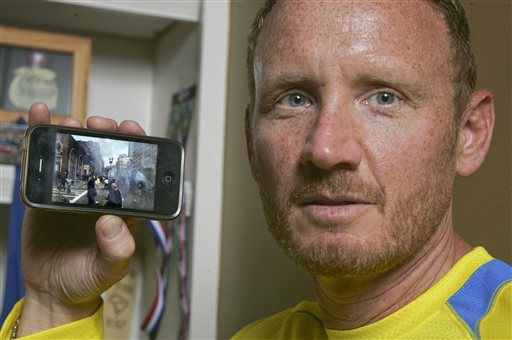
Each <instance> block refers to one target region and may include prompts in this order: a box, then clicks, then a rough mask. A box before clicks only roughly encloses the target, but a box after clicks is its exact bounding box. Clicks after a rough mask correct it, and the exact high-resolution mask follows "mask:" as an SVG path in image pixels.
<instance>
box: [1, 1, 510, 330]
mask: <svg viewBox="0 0 512 340" xmlns="http://www.w3.org/2000/svg"><path fill="white" fill-rule="evenodd" d="M460 11H461V9H460V6H458V5H457V4H453V3H452V2H451V1H442V2H441V1H436V2H431V1H414V2H412V1H411V2H405V1H400V2H397V1H389V2H382V1H379V2H370V1H360V2H352V1H331V2H328V1H302V2H298V1H286V0H282V1H279V2H277V3H276V4H274V3H273V2H269V3H268V4H267V6H266V7H265V8H264V9H263V11H262V12H261V13H260V15H259V16H258V17H257V19H256V20H255V28H254V30H253V32H252V34H251V36H250V46H249V55H248V60H249V63H248V66H249V74H250V76H249V82H250V83H249V87H250V89H251V96H252V98H251V103H250V105H249V107H248V110H247V112H246V135H247V146H248V153H249V160H250V164H251V169H252V172H253V175H254V178H255V179H256V181H257V182H258V185H259V187H260V191H261V197H262V202H263V206H264V210H265V214H266V217H267V222H268V225H269V228H270V230H271V232H272V234H273V235H274V237H275V238H276V240H277V241H278V242H279V244H281V246H282V247H283V249H284V250H285V251H286V252H287V253H288V255H289V256H290V257H291V258H292V259H293V260H294V261H296V262H297V263H299V264H300V265H301V266H302V267H304V268H305V269H306V270H307V271H308V272H310V273H311V274H312V276H313V277H314V282H315V288H316V293H317V299H318V303H301V304H299V305H298V306H296V307H295V308H293V309H290V310H287V311H284V312H282V313H279V314H277V315H275V316H272V317H270V318H267V319H264V320H260V321H257V322H255V323H253V324H251V325H249V326H248V327H246V328H244V329H243V330H242V331H240V332H239V333H238V334H237V335H235V338H253V339H259V338H285V339H289V338H308V339H309V338H325V337H333V338H336V337H339V338H400V337H401V338H473V337H482V338H493V337H494V338H510V337H511V336H512V334H511V333H510V323H509V319H508V318H509V317H510V308H511V306H510V297H511V295H510V294H511V292H512V286H511V285H510V282H511V278H512V274H511V269H510V267H509V266H507V265H506V264H504V263H502V262H499V261H497V260H493V259H492V258H491V257H490V256H489V255H488V254H487V253H486V252H485V250H483V249H482V248H476V249H472V248H471V247H470V246H469V245H468V244H467V243H466V242H465V241H464V240H463V239H462V238H461V237H460V236H458V235H457V234H456V233H455V232H454V230H453V224H452V218H451V212H452V211H451V209H452V198H453V184H454V180H455V177H456V176H468V175H470V174H471V173H473V172H474V171H476V170H477V169H478V167H479V166H480V164H481V163H482V162H483V160H484V158H485V155H486V153H487V150H488V148H489V144H490V140H491V135H492V128H493V124H494V111H493V98H492V95H491V94H490V93H489V92H487V91H474V90H473V86H474V81H475V71H474V66H473V62H472V56H471V51H470V49H469V47H468V45H467V42H466V39H467V32H466V31H465V27H466V26H465V25H466V24H465V21H464V20H462V22H461V21H460V19H461V18H462V17H461V14H462V13H460ZM452 12H453V13H452ZM448 13H452V14H448ZM454 18H458V21H454ZM461 25H462V26H461ZM460 27H462V29H460ZM457 37H461V38H460V39H461V40H458V39H457ZM31 111H32V112H31V113H32V120H33V121H41V120H46V119H47V117H46V111H45V109H44V108H41V107H34V108H33V109H32V110H31ZM68 122H69V121H68ZM88 125H89V126H90V127H92V128H101V129H118V127H117V125H116V124H115V123H114V122H112V121H108V120H101V119H100V118H93V119H90V120H89V121H88ZM119 129H120V130H122V131H125V132H140V128H137V126H134V125H133V123H132V122H130V123H129V124H128V123H126V122H125V123H123V124H121V126H119ZM36 216H37V217H38V220H39V221H41V222H40V223H45V224H46V223H48V222H49V221H50V219H51V218H53V217H52V216H50V215H49V214H48V215H43V213H41V212H35V211H33V210H30V211H29V212H28V214H27V218H26V222H25V228H26V230H30V228H31V227H32V224H33V220H34V218H36ZM44 218H46V219H47V221H44V220H43V219H44ZM85 222H87V221H85ZM53 223H54V222H53V221H51V223H49V224H52V225H53ZM55 228H58V227H55ZM33 229H35V228H33ZM96 229H97V240H98V244H99V248H100V250H101V253H99V254H100V255H98V252H96V253H95V254H94V255H90V253H92V249H93V247H92V246H90V244H87V246H83V248H79V249H80V250H81V251H82V258H86V257H87V255H86V254H88V255H89V256H96V258H95V259H96V261H97V262H96V263H95V264H94V265H95V267H96V268H99V269H100V270H99V273H98V277H96V278H99V280H94V279H93V278H91V277H81V278H78V279H77V278H72V277H70V276H69V272H66V271H65V270H64V269H62V268H63V267H65V265H71V264H72V263H75V264H76V262H78V257H75V258H74V259H63V260H62V261H63V263H59V266H58V267H57V266H55V267H54V270H56V271H57V273H54V272H52V275H49V272H46V269H47V268H45V267H43V269H42V270H41V271H40V272H38V275H39V276H42V277H48V278H49V280H48V281H47V282H44V283H43V284H41V285H40V286H39V287H36V286H35V285H34V282H35V276H34V274H33V276H31V277H28V278H27V283H28V284H27V299H26V300H25V305H24V309H23V313H22V314H21V319H20V321H19V326H18V327H19V328H18V332H20V333H18V334H31V333H34V332H37V331H41V330H45V329H47V328H49V327H52V326H58V325H62V324H63V323H65V322H70V321H75V320H79V319H81V318H84V319H82V320H79V321H78V322H77V323H76V324H73V325H71V326H63V327H58V328H56V329H53V330H48V331H46V332H49V333H46V334H50V333H51V332H53V333H51V334H52V335H56V334H66V333H65V332H66V331H68V332H72V331H73V329H74V330H75V331H76V329H77V328H78V327H85V328H86V329H87V330H88V331H90V332H91V335H92V336H97V333H96V332H100V331H101V317H100V316H99V315H100V312H97V310H98V306H99V305H100V299H99V297H98V295H99V293H100V292H101V291H102V290H103V289H105V288H106V287H108V286H109V285H110V284H112V283H113V282H115V281H116V280H117V279H119V278H120V277H121V276H122V275H123V273H124V271H125V270H126V262H127V261H126V259H127V258H129V256H130V255H131V252H132V251H133V249H132V247H133V243H130V242H133V240H132V239H131V237H130V236H129V233H128V231H127V228H126V225H125V224H123V223H122V222H121V221H120V220H119V219H117V218H116V217H113V216H104V217H102V218H100V219H99V220H98V222H97V223H96ZM33 231H34V232H35V230H33ZM26 235H27V236H28V237H29V238H30V237H31V236H30V235H29V234H28V231H26ZM89 237H90V238H91V239H92V238H94V235H93V234H92V233H91V235H90V236H89ZM38 241H41V240H38ZM43 241H44V240H43ZM52 242H55V241H54V240H52ZM63 242H64V241H63ZM66 242H68V243H66V246H68V247H71V246H73V244H70V243H69V241H66ZM36 244H44V243H35V239H34V237H33V236H32V239H28V240H27V241H26V244H25V245H24V247H25V248H24V249H25V254H24V257H25V259H26V260H27V259H29V260H30V261H25V263H26V265H27V266H29V267H31V266H35V265H37V259H36V258H35V256H34V255H35V253H38V252H41V251H43V250H42V249H40V248H41V247H37V246H36ZM82 244H83V243H82ZM89 259H90V257H89ZM106 259H109V260H106ZM81 263H82V265H83V266H86V265H90V264H88V263H89V262H88V261H81ZM28 269H30V268H26V270H25V271H26V272H27V271H28V272H29V270H28ZM59 274H60V275H59ZM55 277H59V278H60V280H59V281H56V280H54V278H55ZM84 282H85V283H84ZM97 282H99V283H97ZM70 288H72V289H73V291H71V292H70ZM468 302H469V303H468ZM45 303H47V304H50V305H51V308H49V307H46V305H45ZM17 308H18V309H16V308H15V310H14V311H13V317H11V319H10V320H16V318H17V317H18V316H19V314H20V312H19V309H20V307H17ZM49 310H51V311H53V314H51V315H52V316H53V317H51V316H45V315H44V314H43V313H45V312H46V313H47V312H48V311H49ZM37 312H39V313H40V314H39V315H42V316H39V317H36V315H38V314H36V313H37ZM91 315H92V316H91ZM11 325H14V321H11V323H10V324H9V326H11ZM65 327H68V328H67V329H65ZM70 329H71V330H70ZM2 331H3V330H2ZM58 332H61V333H58ZM62 332H63V333H62ZM67 334H70V333H67Z"/></svg>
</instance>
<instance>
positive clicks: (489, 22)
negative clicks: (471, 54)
mask: <svg viewBox="0 0 512 340" xmlns="http://www.w3.org/2000/svg"><path fill="white" fill-rule="evenodd" d="M464 7H465V9H466V11H467V15H468V18H469V21H470V25H471V29H472V40H473V47H474V50H475V58H476V63H477V68H478V80H477V86H476V87H477V88H487V89H489V90H491V91H492V92H493V94H494V97H495V111H496V123H495V126H494V136H493V141H492V144H491V149H490V151H489V154H488V155H487V159H486V161H485V163H484V165H483V166H482V167H481V168H480V170H479V171H478V172H477V173H475V174H474V175H473V176H471V177H469V178H463V179H460V180H459V182H458V183H457V190H456V193H455V207H454V219H455V227H456V229H457V230H458V231H459V232H460V233H461V234H462V235H463V236H464V237H465V238H466V240H467V241H468V242H470V243H471V244H472V245H483V246H485V247H486V248H487V249H488V250H489V251H490V252H491V254H492V255H494V256H495V257H497V258H500V259H503V260H505V261H508V262H509V263H510V262H512V213H511V208H512V191H511V181H512V168H511V162H512V161H511V157H512V147H511V144H512V142H511V125H512V121H511V117H512V96H511V94H512V71H511V65H512V62H511V61H512V53H511V49H512V26H511V25H512V24H511V23H512V2H510V1H466V2H465V3H464Z"/></svg>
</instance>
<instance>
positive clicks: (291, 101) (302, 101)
mask: <svg viewBox="0 0 512 340" xmlns="http://www.w3.org/2000/svg"><path fill="white" fill-rule="evenodd" d="M279 103H280V104H282V105H287V106H290V107H309V106H310V105H311V102H310V101H309V99H307V98H306V97H305V96H303V95H301V94H297V93H292V94H288V95H286V96H284V97H283V98H282V99H281V100H280V101H279Z"/></svg>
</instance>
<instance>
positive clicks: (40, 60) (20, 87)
mask: <svg viewBox="0 0 512 340" xmlns="http://www.w3.org/2000/svg"><path fill="white" fill-rule="evenodd" d="M30 59H31V61H32V65H31V66H22V67H19V68H17V69H16V70H15V71H14V78H13V80H12V82H11V84H10V85H9V99H10V100H11V102H12V103H13V104H14V105H15V106H16V107H18V108H21V109H26V110H28V109H29V108H30V106H31V105H32V104H33V103H35V102H38V101H40V102H44V103H45V104H46V105H47V106H48V108H49V109H50V110H53V109H55V108H56V107H57V100H58V96H59V89H58V87H57V82H56V81H55V79H56V78H57V73H56V72H55V71H52V70H50V69H47V68H44V67H42V65H43V64H44V62H45V61H46V55H45V54H44V53H42V52H34V53H32V54H31V56H30Z"/></svg>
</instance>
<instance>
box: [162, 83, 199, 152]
mask: <svg viewBox="0 0 512 340" xmlns="http://www.w3.org/2000/svg"><path fill="white" fill-rule="evenodd" d="M195 98H196V86H195V85H193V86H191V87H189V88H186V89H184V90H181V91H178V92H176V93H174V94H173V96H172V103H171V113H170V115H169V124H167V137H168V138H170V139H173V140H177V141H179V142H181V143H182V144H183V146H186V145H187V137H188V132H189V129H190V123H191V121H192V113H193V112H194V105H195Z"/></svg>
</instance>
